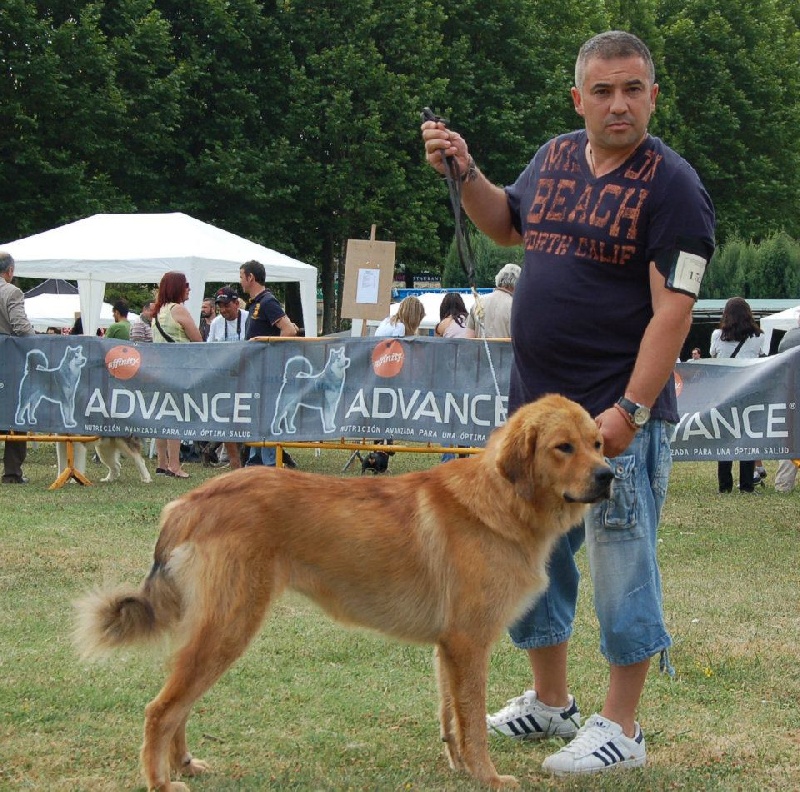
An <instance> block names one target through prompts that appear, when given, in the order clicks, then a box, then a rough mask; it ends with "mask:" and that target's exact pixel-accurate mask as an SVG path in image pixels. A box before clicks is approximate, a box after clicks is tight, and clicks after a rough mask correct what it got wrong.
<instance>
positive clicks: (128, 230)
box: [2, 212, 317, 335]
mask: <svg viewBox="0 0 800 792" xmlns="http://www.w3.org/2000/svg"><path fill="white" fill-rule="evenodd" d="M2 249H3V250H5V251H7V252H8V253H10V254H11V255H12V256H13V257H14V261H15V266H14V270H15V274H16V275H18V276H21V277H26V278H70V279H72V280H77V281H78V288H79V290H80V292H81V295H82V296H83V295H84V294H88V293H89V292H91V302H92V305H93V307H94V308H95V309H96V310H97V311H99V303H100V302H101V301H102V296H103V291H104V290H105V284H106V283H109V282H110V283H158V282H159V281H160V280H161V276H162V275H163V274H164V273H165V272H168V271H170V270H179V271H181V272H184V273H185V274H186V276H187V278H188V279H189V281H190V283H191V285H192V286H193V287H194V288H193V294H192V297H191V298H190V300H189V309H190V311H191V312H192V314H193V315H198V316H199V312H200V303H201V302H202V298H203V290H204V287H205V283H206V281H212V282H218V281H230V282H231V283H236V282H238V279H239V267H240V266H241V265H242V264H244V262H246V261H249V260H251V259H256V260H257V261H260V262H261V263H262V264H263V265H264V267H265V269H266V271H267V281H268V282H271V283H276V282H293V281H299V282H300V292H301V300H302V303H303V319H304V324H305V326H306V327H307V328H308V329H309V330H311V332H308V331H307V335H316V322H317V311H316V284H317V270H316V268H315V267H312V266H311V265H310V264H304V263H303V262H302V261H297V260H296V259H293V258H290V257H289V256H286V255H284V254H283V253H278V252H277V251H275V250H270V249H269V248H267V247H264V246H263V245H258V244H256V243H255V242H251V241H249V240H247V239H244V238H242V237H239V236H236V234H231V233H230V232H228V231H223V230H222V229H220V228H216V227H215V226H212V225H210V224H208V223H203V222H201V221H200V220H196V219H195V218H193V217H189V216H188V215H185V214H182V213H180V212H175V213H170V214H97V215H92V216H91V217H87V218H84V219H83V220H77V221H75V222H74V223H68V224H67V225H64V226H60V227H59V228H53V229H51V230H50V231H44V232H42V233H41V234H34V235H33V236H29V237H25V238H24V239H20V240H17V241H16V242H10V243H8V244H5V245H3V246H2ZM98 287H99V288H98ZM98 292H99V294H98ZM82 314H83V316H84V324H85V318H86V316H87V311H86V310H85V309H84V310H82ZM92 332H93V329H92Z"/></svg>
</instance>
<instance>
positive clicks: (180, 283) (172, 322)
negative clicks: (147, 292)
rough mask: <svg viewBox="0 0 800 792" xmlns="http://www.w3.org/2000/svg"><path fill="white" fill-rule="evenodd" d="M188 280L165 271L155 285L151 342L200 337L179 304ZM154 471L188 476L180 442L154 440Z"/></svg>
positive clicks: (182, 298)
mask: <svg viewBox="0 0 800 792" xmlns="http://www.w3.org/2000/svg"><path fill="white" fill-rule="evenodd" d="M190 288H191V287H190V286H189V281H188V280H187V279H186V276H185V275H184V274H183V273H182V272H167V273H165V275H164V277H163V278H161V283H159V284H158V296H157V297H156V304H155V306H153V321H152V323H151V324H152V327H153V343H154V344H171V343H173V342H184V341H202V340H203V336H202V335H200V330H199V328H198V327H197V324H196V323H195V321H194V319H192V315H191V314H190V313H189V311H187V310H186V307H185V306H184V305H183V303H185V302H186V300H188V299H189V290H190ZM156 455H157V458H158V461H157V463H156V464H157V467H156V473H157V474H159V475H163V476H173V477H174V478H189V474H188V473H187V472H186V471H185V470H184V469H183V468H182V467H181V441H180V440H165V439H162V438H157V439H156Z"/></svg>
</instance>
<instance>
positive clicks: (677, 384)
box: [674, 371, 683, 396]
mask: <svg viewBox="0 0 800 792" xmlns="http://www.w3.org/2000/svg"><path fill="white" fill-rule="evenodd" d="M674 374H675V394H676V396H680V395H681V391H682V390H683V378H682V377H681V375H680V374H678V372H677V371H675V372H674Z"/></svg>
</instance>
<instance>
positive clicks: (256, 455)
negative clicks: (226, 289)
mask: <svg viewBox="0 0 800 792" xmlns="http://www.w3.org/2000/svg"><path fill="white" fill-rule="evenodd" d="M266 282H267V272H266V270H265V269H264V265H263V264H262V263H261V262H260V261H247V262H245V263H244V264H242V266H241V267H240V268H239V283H241V285H242V290H243V291H244V292H245V294H247V296H248V297H249V298H250V300H249V301H248V303H247V327H246V328H245V338H246V339H248V340H250V339H251V338H259V337H261V336H285V337H287V338H289V337H291V336H296V335H297V325H296V324H295V323H294V322H293V321H292V320H291V319H290V318H289V317H288V316H287V315H286V311H284V310H283V306H282V305H281V304H280V303H279V302H278V300H277V299H276V298H275V295H274V294H273V293H272V292H271V291H270V290H269V289H268V288H267V287H266V285H265V284H266ZM283 462H284V464H285V465H286V467H291V468H294V467H297V465H296V464H295V461H294V460H293V459H292V458H291V456H289V454H288V453H287V452H286V451H284V453H283ZM246 465H247V466H250V465H267V466H269V467H275V449H274V448H266V447H265V448H255V447H253V448H251V449H250V457H249V458H248V460H247V463H246Z"/></svg>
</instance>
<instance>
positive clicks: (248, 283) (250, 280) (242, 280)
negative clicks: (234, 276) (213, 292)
mask: <svg viewBox="0 0 800 792" xmlns="http://www.w3.org/2000/svg"><path fill="white" fill-rule="evenodd" d="M254 283H255V278H254V277H253V276H252V275H248V274H247V273H246V272H245V271H244V270H243V269H240V270H239V284H240V285H241V287H242V291H243V292H244V293H245V294H250V289H251V288H252V286H253V284H254Z"/></svg>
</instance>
